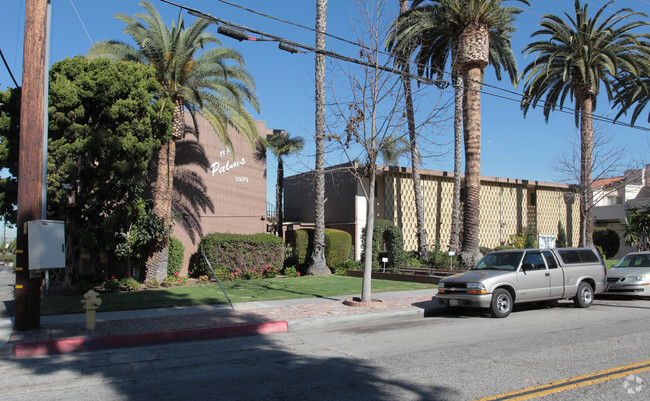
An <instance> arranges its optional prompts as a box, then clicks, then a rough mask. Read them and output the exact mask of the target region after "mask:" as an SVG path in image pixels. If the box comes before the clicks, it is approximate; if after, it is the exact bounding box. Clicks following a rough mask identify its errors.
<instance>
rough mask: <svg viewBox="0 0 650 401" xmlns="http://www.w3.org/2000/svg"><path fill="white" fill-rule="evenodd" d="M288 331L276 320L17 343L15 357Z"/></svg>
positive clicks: (281, 322) (286, 327)
mask: <svg viewBox="0 0 650 401" xmlns="http://www.w3.org/2000/svg"><path fill="white" fill-rule="evenodd" d="M286 331H288V324H287V322H286V321H276V322H265V323H255V324H245V325H237V326H225V327H208V328H200V329H189V330H175V331H163V332H157V333H142V334H126V335H118V336H101V337H77V338H65V339H60V340H52V341H41V342H32V343H19V344H15V345H14V352H13V355H14V358H16V359H18V358H28V357H34V356H42V355H52V354H63V353H70V352H79V351H89V350H101V349H112V348H126V347H138V346H143V345H157V344H169V343H175V342H185V341H200V340H209V339H213V338H226V337H238V336H251V335H257V334H270V333H281V332H286Z"/></svg>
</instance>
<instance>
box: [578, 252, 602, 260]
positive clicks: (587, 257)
mask: <svg viewBox="0 0 650 401" xmlns="http://www.w3.org/2000/svg"><path fill="white" fill-rule="evenodd" d="M578 253H579V254H580V259H582V261H583V262H584V263H587V262H600V260H599V259H598V256H596V254H595V253H594V252H593V251H591V250H588V249H581V250H579V251H578Z"/></svg>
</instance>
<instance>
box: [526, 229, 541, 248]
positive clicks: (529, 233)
mask: <svg viewBox="0 0 650 401" xmlns="http://www.w3.org/2000/svg"><path fill="white" fill-rule="evenodd" d="M537 244H538V241H537V234H536V233H535V228H534V227H533V226H530V225H529V226H528V227H526V240H525V241H524V248H537Z"/></svg>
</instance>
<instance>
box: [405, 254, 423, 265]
mask: <svg viewBox="0 0 650 401" xmlns="http://www.w3.org/2000/svg"><path fill="white" fill-rule="evenodd" d="M406 264H407V265H408V266H409V267H421V266H422V262H420V259H418V258H417V257H415V256H411V257H410V258H408V260H407V261H406Z"/></svg>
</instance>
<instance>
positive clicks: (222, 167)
mask: <svg viewBox="0 0 650 401" xmlns="http://www.w3.org/2000/svg"><path fill="white" fill-rule="evenodd" d="M230 153H231V152H230V149H227V150H222V151H221V152H219V157H220V158H221V159H223V158H225V157H227V156H228V155H229V154H230ZM244 164H246V158H244V157H242V158H241V159H240V160H239V161H235V162H231V161H230V159H226V162H225V163H223V161H216V162H214V163H212V164H211V165H210V171H211V172H212V176H213V177H214V175H215V174H216V173H219V174H223V173H227V172H228V171H230V170H232V169H235V168H237V167H240V166H243V165H244ZM235 182H248V177H235Z"/></svg>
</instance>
